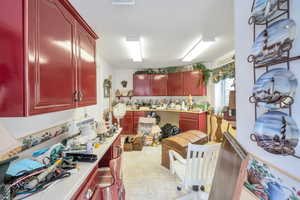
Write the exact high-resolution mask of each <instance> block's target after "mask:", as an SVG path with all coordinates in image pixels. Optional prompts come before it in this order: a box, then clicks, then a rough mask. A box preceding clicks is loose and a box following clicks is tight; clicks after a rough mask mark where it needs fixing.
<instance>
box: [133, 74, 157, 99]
mask: <svg viewBox="0 0 300 200" xmlns="http://www.w3.org/2000/svg"><path fill="white" fill-rule="evenodd" d="M133 93H134V96H151V95H152V89H151V75H148V74H134V75H133Z"/></svg>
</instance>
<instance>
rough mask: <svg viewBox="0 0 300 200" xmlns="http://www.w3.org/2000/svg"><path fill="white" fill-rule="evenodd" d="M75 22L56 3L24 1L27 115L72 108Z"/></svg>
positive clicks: (48, 0) (44, 0) (45, 0)
mask: <svg viewBox="0 0 300 200" xmlns="http://www.w3.org/2000/svg"><path fill="white" fill-rule="evenodd" d="M75 48H76V46H75V21H74V19H73V17H72V15H71V14H70V13H69V12H68V11H67V10H66V9H65V8H64V7H63V6H62V5H61V4H60V3H59V2H58V1H55V0H54V1H50V0H30V1H28V91H27V92H28V94H29V95H28V98H29V101H28V102H29V104H30V105H29V115H32V114H39V113H44V112H50V111H57V110H64V109H69V108H72V107H74V103H75V102H74V100H73V98H74V96H73V92H74V91H75V90H76V88H75V84H74V83H75V70H76V68H75V67H74V66H75V64H76V61H75V59H76V57H75V56H74V55H75Z"/></svg>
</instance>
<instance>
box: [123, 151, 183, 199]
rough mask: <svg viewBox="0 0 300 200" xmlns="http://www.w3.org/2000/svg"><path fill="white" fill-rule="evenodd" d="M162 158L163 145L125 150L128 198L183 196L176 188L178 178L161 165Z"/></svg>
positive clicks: (124, 159) (124, 171)
mask: <svg viewBox="0 0 300 200" xmlns="http://www.w3.org/2000/svg"><path fill="white" fill-rule="evenodd" d="M160 160H161V146H158V147H144V148H143V151H132V152H124V154H123V173H124V174H123V175H124V176H123V178H124V184H125V189H126V200H173V199H176V198H178V197H180V196H182V194H181V193H179V192H177V190H176V188H177V184H178V180H177V178H176V177H175V176H173V175H171V174H170V173H169V170H167V169H166V168H164V167H162V166H161V165H160Z"/></svg>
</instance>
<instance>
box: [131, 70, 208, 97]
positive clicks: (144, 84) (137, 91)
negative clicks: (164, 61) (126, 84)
mask: <svg viewBox="0 0 300 200" xmlns="http://www.w3.org/2000/svg"><path fill="white" fill-rule="evenodd" d="M133 90H134V96H189V95H192V96H206V84H205V83H204V81H203V74H202V72H201V71H199V70H194V71H186V72H177V73H170V74H135V75H133Z"/></svg>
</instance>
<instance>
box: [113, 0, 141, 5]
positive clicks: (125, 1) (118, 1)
mask: <svg viewBox="0 0 300 200" xmlns="http://www.w3.org/2000/svg"><path fill="white" fill-rule="evenodd" d="M112 4H113V5H135V0H112Z"/></svg>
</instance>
